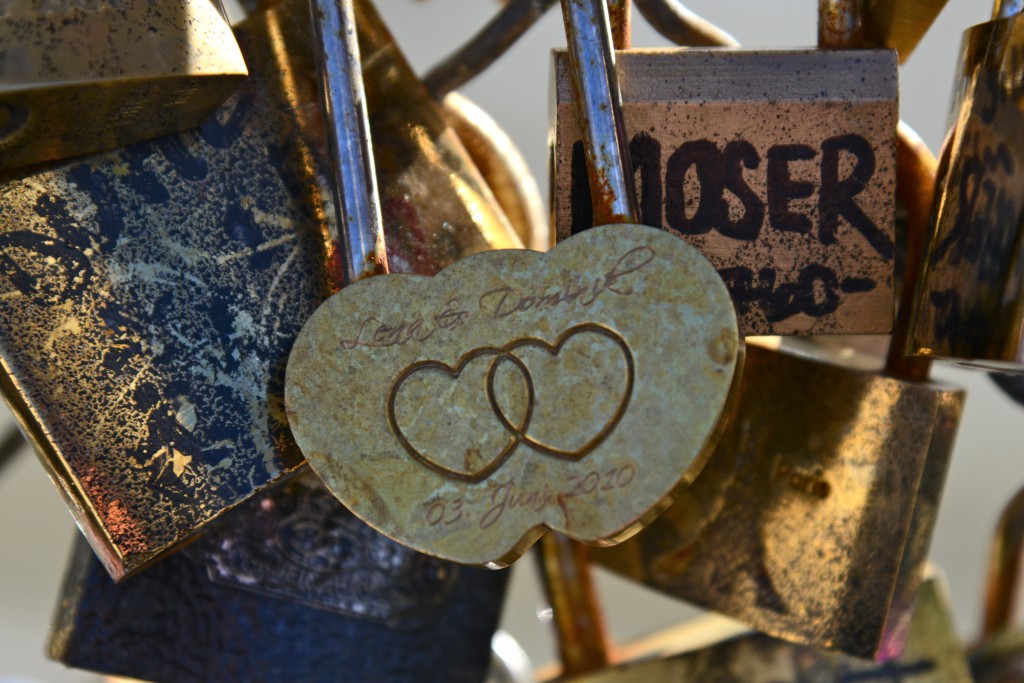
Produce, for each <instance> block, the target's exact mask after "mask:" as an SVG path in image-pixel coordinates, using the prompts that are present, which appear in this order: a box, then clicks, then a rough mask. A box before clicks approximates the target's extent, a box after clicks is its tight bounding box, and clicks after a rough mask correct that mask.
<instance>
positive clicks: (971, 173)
mask: <svg viewBox="0 0 1024 683" xmlns="http://www.w3.org/2000/svg"><path fill="white" fill-rule="evenodd" d="M1003 4H1005V3H1001V4H1000V5H998V6H997V8H996V10H997V15H998V14H999V13H1000V9H1001V7H1002V5H1003ZM1010 4H1011V5H1012V4H1013V3H1010ZM1022 54H1024V16H1022V15H1020V14H1013V15H1011V16H1007V17H1005V18H1001V19H993V20H992V21H988V22H985V23H983V24H979V25H977V26H972V27H971V28H969V29H967V31H966V32H965V33H964V38H963V44H962V46H961V53H960V61H959V65H958V67H957V71H956V73H957V75H958V82H957V84H956V86H955V88H954V98H953V108H952V113H951V126H952V129H951V131H950V133H949V134H948V135H947V139H946V144H945V147H944V149H943V155H942V156H943V166H942V168H943V172H942V173H940V180H939V191H940V194H939V196H938V197H937V199H936V204H935V216H936V218H935V222H934V224H933V228H932V235H931V237H930V239H929V246H928V253H927V255H926V257H925V261H924V264H923V270H924V272H923V275H922V278H923V279H922V287H921V290H920V292H919V295H918V297H917V299H916V301H915V303H914V307H915V310H914V320H913V327H912V330H911V336H910V340H909V342H908V344H907V347H906V350H907V352H909V353H914V354H917V355H920V356H926V357H929V358H936V359H941V360H952V361H956V362H958V363H963V364H968V365H975V366H981V367H986V368H990V369H996V370H1000V371H1004V372H1022V371H1024V251H1022V244H1024V243H1022V241H1021V234H1022V233H1021V216H1022V215H1024V181H1022V178H1024V154H1022V153H1021V150H1022V149H1024V142H1022V140H1024V138H1022V136H1021V134H1022V131H1024V114H1022V112H1021V102H1022V101H1024V84H1022V79H1021V73H1020V68H1019V65H1020V60H1021V55H1022Z"/></svg>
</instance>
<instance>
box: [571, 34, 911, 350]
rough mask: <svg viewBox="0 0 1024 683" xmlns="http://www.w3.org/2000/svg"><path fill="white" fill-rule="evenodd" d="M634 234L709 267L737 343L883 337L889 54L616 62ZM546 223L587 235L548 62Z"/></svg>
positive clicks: (585, 201) (888, 267)
mask: <svg viewBox="0 0 1024 683" xmlns="http://www.w3.org/2000/svg"><path fill="white" fill-rule="evenodd" d="M618 66H619V71H620V74H621V77H620V81H621V85H622V97H623V112H624V115H625V123H626V131H627V137H628V139H629V149H630V155H631V157H632V161H633V168H634V173H635V178H636V181H637V182H638V188H639V189H638V194H639V203H640V218H641V223H643V224H645V225H651V226H655V227H659V228H665V229H668V230H670V231H672V232H674V233H675V234H678V235H680V236H682V237H683V238H685V239H686V240H687V241H689V242H690V243H691V244H693V245H694V246H696V247H698V248H699V249H700V251H701V252H702V253H703V254H704V255H705V256H706V257H707V258H708V259H709V260H710V261H711V262H712V264H713V265H714V266H715V268H716V269H717V270H718V272H719V274H720V275H721V277H722V279H723V280H725V282H726V284H727V286H728V287H729V289H730V292H731V294H732V296H733V300H734V302H735V304H736V308H737V315H738V317H739V320H740V331H741V334H745V335H767V334H857V333H863V334H879V333H886V332H889V331H890V329H891V326H892V309H893V283H892V273H893V259H894V253H895V245H894V237H893V226H894V207H895V202H894V196H895V195H894V193H895V173H896V163H895V154H896V122H897V107H896V94H897V75H896V55H895V52H893V51H891V50H855V51H851V50H841V51H837V50H792V51H777V52H776V51H771V52H769V51H728V50H700V49H683V50H667V51H666V50H651V51H645V50H631V51H625V52H621V53H620V54H619V55H618ZM554 69H555V77H556V84H555V121H554V123H553V126H554V133H553V138H554V143H553V155H554V169H555V173H554V190H553V197H554V215H555V218H554V225H556V226H557V230H558V238H559V239H564V238H565V237H568V236H569V235H571V234H574V233H576V232H579V231H580V230H584V229H586V228H588V227H590V225H591V224H592V222H591V208H590V207H591V201H590V191H589V188H588V186H587V181H586V173H585V171H586V167H585V164H584V155H583V148H582V145H581V143H580V142H578V140H579V133H578V123H577V114H576V112H575V108H574V105H573V100H572V90H571V87H570V80H569V63H568V59H567V57H566V54H565V53H564V52H556V53H555V56H554Z"/></svg>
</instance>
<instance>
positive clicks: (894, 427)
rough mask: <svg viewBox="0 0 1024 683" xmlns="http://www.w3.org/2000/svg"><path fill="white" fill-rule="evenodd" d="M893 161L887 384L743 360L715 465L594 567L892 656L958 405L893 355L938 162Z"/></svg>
mask: <svg viewBox="0 0 1024 683" xmlns="http://www.w3.org/2000/svg"><path fill="white" fill-rule="evenodd" d="M826 7H827V6H825V7H823V9H825V8H826ZM899 152H900V168H899V181H900V182H899V191H900V195H901V200H902V202H903V204H904V205H905V206H906V207H907V213H908V221H907V223H908V225H907V257H906V269H907V273H908V278H907V280H906V281H905V283H904V288H903V292H902V295H901V299H902V305H901V307H900V314H899V317H898V318H897V321H896V327H895V331H894V334H893V340H892V342H891V344H890V355H889V358H888V361H887V363H886V368H885V372H884V373H881V374H879V373H873V372H868V371H864V370H858V369H855V367H853V366H852V364H850V365H840V364H836V363H833V362H827V361H826V359H824V358H820V357H814V356H807V355H798V354H795V353H783V352H781V350H780V351H772V350H771V349H768V348H764V347H758V346H755V345H753V344H752V345H750V347H749V349H748V353H747V361H746V364H745V366H744V373H743V378H742V381H741V385H740V395H739V398H738V400H737V403H736V406H735V408H734V411H733V414H732V416H731V417H730V421H729V423H728V426H727V428H726V430H725V434H724V436H723V438H722V440H721V441H720V442H719V444H718V447H717V448H716V450H715V452H714V453H713V454H712V456H711V458H710V459H709V461H708V464H707V465H706V466H705V468H704V469H703V470H702V471H701V474H700V475H699V476H698V477H697V479H696V480H695V482H694V483H693V484H692V485H691V486H690V487H689V488H688V489H687V490H686V491H684V492H683V493H682V495H681V496H680V497H679V499H677V501H676V502H675V503H674V505H673V506H672V507H671V508H669V510H668V511H667V512H666V513H665V514H663V515H662V516H661V517H660V518H659V519H658V520H657V521H656V522H655V523H654V524H652V525H651V526H650V527H649V528H648V529H646V530H645V531H643V532H641V533H639V534H638V535H637V536H635V537H634V538H632V539H630V540H629V541H626V542H625V543H623V544H621V545H619V546H617V547H615V548H607V549H596V550H595V551H594V558H595V560H596V561H597V562H598V563H601V564H603V565H605V566H607V567H609V568H611V569H613V570H615V571H617V572H619V573H622V574H624V575H626V576H628V577H631V578H634V579H636V580H639V581H641V582H643V583H645V584H647V585H649V586H651V587H653V588H656V589H658V590H661V591H663V592H666V593H668V594H670V595H673V596H675V597H679V598H683V599H686V600H690V601H693V602H696V603H698V604H700V605H702V606H705V607H708V608H710V609H714V610H716V611H720V612H723V613H725V614H727V615H729V616H733V617H735V618H737V619H740V620H741V621H743V622H745V623H747V624H749V625H751V626H753V627H754V628H757V629H758V630H760V631H763V632H765V633H768V634H770V635H773V636H775V637H779V638H784V639H786V640H790V641H792V642H796V643H804V644H809V645H814V646H818V647H828V648H834V649H839V650H842V651H844V652H847V653H850V654H853V655H856V656H861V657H871V658H877V659H879V660H891V659H893V658H895V657H897V656H898V655H899V653H900V652H901V650H902V648H903V645H904V643H905V641H906V634H907V627H908V624H909V618H910V613H911V609H912V604H913V598H914V595H915V594H916V591H917V586H918V584H919V582H920V578H921V572H922V568H923V563H924V559H925V556H926V554H927V547H928V543H929V540H930V536H931V530H932V528H933V525H934V522H935V516H936V514H937V506H938V501H939V498H940V496H941V491H942V486H943V482H944V479H945V473H946V469H947V465H948V460H949V456H950V449H951V446H952V438H953V434H954V432H955V429H956V424H957V422H958V419H959V413H960V405H961V402H962V399H963V393H962V392H960V391H957V390H955V389H953V388H950V387H945V386H942V385H938V384H934V383H930V382H927V377H928V363H927V362H922V361H920V360H906V359H904V358H903V356H902V354H901V353H900V351H901V349H902V344H903V340H904V339H905V337H906V330H907V326H908V324H909V320H908V318H909V316H908V313H909V308H910V307H909V305H907V304H908V302H909V301H910V300H911V299H910V297H912V296H913V295H914V292H915V291H916V281H917V280H916V274H917V268H916V264H917V263H919V259H920V254H921V250H922V249H923V242H924V237H925V232H926V227H927V217H928V212H927V205H928V202H929V200H930V197H931V194H932V192H931V190H932V187H933V184H934V177H935V160H934V157H931V156H930V152H928V151H927V148H926V147H924V145H923V144H921V143H920V142H919V141H918V143H917V144H916V145H915V144H911V143H910V136H909V135H908V134H906V133H904V134H903V135H901V138H900V144H899ZM794 424H797V425H799V428H797V429H794V428H793V425H794Z"/></svg>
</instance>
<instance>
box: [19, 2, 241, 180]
mask: <svg viewBox="0 0 1024 683" xmlns="http://www.w3.org/2000/svg"><path fill="white" fill-rule="evenodd" d="M0 46H2V47H0V169H6V168H12V167H15V166H25V165H27V164H33V163H37V162H41V161H50V160H54V159H62V158H66V157H70V156H75V155H78V154H86V153H89V152H96V151H99V150H104V149H110V148H113V147H116V146H119V145H124V144H128V143H132V142H136V141H139V140H145V139H149V138H155V137H158V136H160V135H166V134H168V133H173V132H177V131H182V130H186V129H188V128H192V127H194V126H198V125H199V124H200V123H202V122H203V121H204V120H206V119H207V118H208V117H209V116H210V114H212V113H213V112H214V111H215V110H216V109H217V107H219V106H220V105H221V104H222V103H223V102H224V100H226V99H227V97H228V96H229V95H230V94H231V93H232V92H234V91H235V90H236V89H237V88H238V87H239V86H240V85H241V84H242V81H243V80H244V78H245V76H246V74H247V71H246V67H245V62H244V61H243V60H242V54H241V52H240V51H239V49H238V45H237V43H235V40H234V38H233V37H232V35H231V27H230V26H229V25H228V22H227V18H226V16H225V15H224V10H223V8H222V7H221V3H220V0H173V1H172V2H163V1H161V2H155V1H154V0H5V1H4V2H0Z"/></svg>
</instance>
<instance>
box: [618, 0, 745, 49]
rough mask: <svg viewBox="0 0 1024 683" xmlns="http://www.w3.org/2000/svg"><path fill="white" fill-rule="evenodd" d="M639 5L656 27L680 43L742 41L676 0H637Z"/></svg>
mask: <svg viewBox="0 0 1024 683" xmlns="http://www.w3.org/2000/svg"><path fill="white" fill-rule="evenodd" d="M635 2H636V8H637V10H639V12H640V14H642V15H643V17H644V19H646V20H647V23H649V24H650V25H651V26H652V27H653V28H654V30H655V31H657V32H658V33H660V34H661V35H663V36H665V37H666V38H668V39H669V40H671V41H672V42H673V43H675V44H676V45H692V46H696V47H718V46H722V47H739V41H738V40H736V39H735V38H733V37H732V36H731V35H729V34H728V33H726V32H725V31H723V30H722V29H720V28H718V27H717V26H715V25H714V24H712V23H711V22H709V21H707V20H705V19H703V18H701V17H699V16H697V15H696V14H694V13H693V12H691V11H690V10H688V9H686V8H685V7H683V6H682V5H681V4H680V3H679V2H676V0H635Z"/></svg>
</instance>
